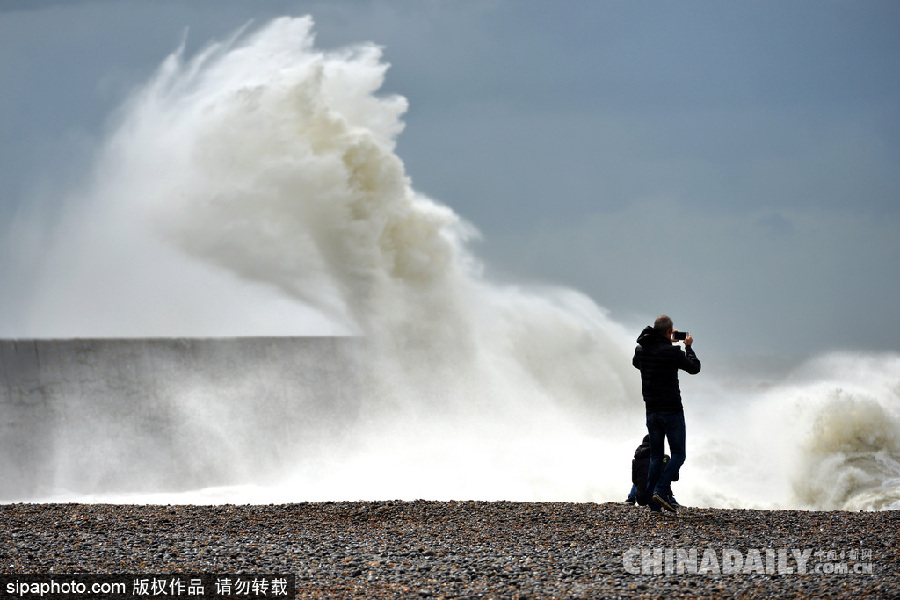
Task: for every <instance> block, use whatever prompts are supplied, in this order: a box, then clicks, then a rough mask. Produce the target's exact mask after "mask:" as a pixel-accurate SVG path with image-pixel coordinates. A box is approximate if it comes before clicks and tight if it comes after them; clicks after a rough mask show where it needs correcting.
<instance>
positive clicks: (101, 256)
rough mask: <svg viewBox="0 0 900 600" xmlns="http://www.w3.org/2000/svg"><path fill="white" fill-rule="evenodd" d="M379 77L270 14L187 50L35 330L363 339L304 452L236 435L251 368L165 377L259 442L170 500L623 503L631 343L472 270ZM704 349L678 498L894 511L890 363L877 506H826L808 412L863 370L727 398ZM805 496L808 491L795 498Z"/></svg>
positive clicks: (452, 218)
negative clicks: (224, 374)
mask: <svg viewBox="0 0 900 600" xmlns="http://www.w3.org/2000/svg"><path fill="white" fill-rule="evenodd" d="M386 70H387V65H386V64H385V63H384V62H383V60H382V58H381V52H380V50H379V49H378V48H377V47H376V46H374V45H371V44H363V45H359V46H356V47H352V48H346V49H341V50H337V51H329V52H325V51H321V50H319V49H317V48H316V47H315V45H314V43H313V36H312V21H311V19H309V18H299V19H278V20H275V21H273V22H271V23H269V24H266V25H265V26H263V27H261V28H260V29H258V30H256V31H249V32H248V31H244V32H240V33H239V34H236V35H235V36H234V37H233V38H231V39H230V40H228V41H226V42H223V43H220V44H213V45H210V46H208V47H207V48H206V49H204V50H203V51H201V52H200V53H198V54H197V55H196V56H194V57H187V56H185V54H184V51H183V49H181V50H179V51H177V52H176V53H174V54H173V55H172V56H170V57H169V58H168V59H166V61H165V62H164V63H163V65H162V66H161V67H160V69H159V70H158V72H157V73H156V74H155V75H154V77H153V78H152V79H151V81H150V82H149V83H148V84H147V85H146V86H144V87H142V88H141V89H139V90H136V91H135V93H134V94H133V95H132V97H131V98H130V99H129V101H128V102H127V103H126V104H125V105H124V106H123V108H122V110H121V111H120V113H119V114H118V115H117V117H116V121H115V126H114V127H113V130H112V132H111V133H110V136H109V139H108V141H107V143H106V145H105V147H104V150H103V152H102V154H101V156H100V158H99V160H98V164H97V168H96V170H95V174H94V178H93V180H92V181H91V182H90V185H89V186H87V189H86V190H84V191H81V192H80V193H78V194H74V195H73V202H72V211H71V213H70V214H69V215H67V217H66V218H64V219H63V220H62V221H61V223H62V225H61V227H60V229H59V230H58V235H57V237H56V238H55V245H54V247H53V248H52V249H51V250H50V251H49V253H48V259H47V261H46V262H45V264H44V269H43V271H42V276H43V280H42V282H41V285H39V286H38V288H37V290H36V294H35V296H36V298H37V301H36V302H35V306H34V313H33V316H32V320H31V323H32V325H33V326H34V327H39V326H42V327H45V328H46V329H43V331H51V332H52V333H51V335H57V336H59V335H68V332H71V331H75V332H76V334H77V335H85V334H87V335H95V336H96V335H101V336H102V335H118V336H141V335H153V336H160V335H176V336H186V335H206V336H210V335H246V334H260V333H269V334H284V335H298V334H299V335H302V334H316V333H322V332H327V333H339V334H342V335H353V336H359V337H361V338H364V339H365V348H366V351H365V353H364V357H362V358H359V359H358V360H356V361H355V362H354V363H353V364H352V365H351V367H352V369H353V378H354V379H358V383H359V386H360V388H359V391H358V393H357V394H356V397H355V398H354V401H353V402H347V403H346V404H343V405H341V407H339V408H340V410H328V411H316V412H310V413H309V414H308V416H307V418H306V421H307V423H308V424H309V426H310V427H311V428H313V429H318V430H320V431H321V432H324V433H322V434H320V435H318V436H316V437H315V438H314V442H315V443H303V444H299V445H296V446H289V448H292V449H293V450H294V451H285V452H280V453H278V452H275V453H267V454H265V455H264V456H261V455H259V450H255V449H254V445H253V444H252V443H251V442H252V439H253V438H254V437H260V438H261V437H265V436H267V435H269V433H268V432H267V431H266V430H265V429H262V428H260V429H257V428H254V426H253V420H252V419H250V420H243V421H242V420H241V419H229V418H227V415H236V414H237V415H239V414H243V413H241V410H242V408H241V407H246V406H251V407H252V406H258V405H259V403H260V402H261V400H260V397H261V396H260V394H259V390H260V389H262V388H263V387H265V386H264V385H263V384H260V383H259V382H258V381H256V380H255V379H254V378H257V377H258V374H250V373H242V372H241V370H240V368H235V369H233V371H234V373H233V375H232V377H233V378H235V379H234V380H232V379H229V380H228V381H227V382H226V383H223V382H217V381H207V382H200V384H198V382H197V381H196V380H192V381H180V382H179V381H175V382H166V386H165V389H166V393H167V394H169V400H168V401H170V402H171V404H172V406H173V407H180V408H177V409H173V410H174V412H176V413H177V414H180V415H187V416H190V415H194V416H196V415H202V419H200V420H199V422H198V423H196V424H194V425H192V427H195V428H199V429H198V430H197V434H198V435H200V436H201V437H202V434H203V430H204V428H206V429H208V430H209V432H211V433H212V434H213V435H210V436H209V437H211V438H214V439H217V440H224V441H229V440H232V441H233V440H235V439H240V440H246V441H247V443H239V444H238V443H236V444H234V445H233V447H231V448H230V449H229V451H228V452H215V451H209V450H207V451H206V452H205V453H202V454H200V456H202V457H203V460H205V461H207V462H210V463H211V464H198V465H197V466H196V470H197V471H198V472H200V471H202V469H203V468H205V467H209V468H211V469H212V470H214V471H215V472H217V473H224V474H231V479H226V480H225V481H224V483H223V481H222V480H217V483H218V484H220V485H217V487H216V489H214V490H203V491H196V490H195V491H193V492H191V493H187V492H185V491H184V490H183V489H179V490H176V491H178V492H179V493H178V495H176V496H174V497H173V496H171V495H169V496H166V499H167V500H168V501H173V500H174V501H178V500H179V499H180V500H181V501H194V502H196V501H198V500H200V501H202V500H203V499H207V500H212V501H223V502H235V501H242V500H253V501H290V500H340V499H351V500H352V499H361V498H365V499H387V498H431V499H452V498H456V499H487V500H496V499H506V500H574V501H584V500H594V501H612V500H621V499H624V497H625V494H626V493H627V491H628V488H629V486H630V481H629V478H630V460H631V454H632V452H633V449H634V447H635V446H636V445H637V444H638V443H639V441H640V438H641V437H642V436H643V433H644V416H643V408H644V407H643V403H642V402H641V399H640V378H639V376H638V374H637V372H636V371H635V370H634V369H633V368H632V367H631V364H630V362H631V361H630V359H631V351H632V348H633V339H634V337H635V335H636V334H637V331H625V329H624V328H623V327H622V326H621V325H620V324H618V323H616V322H615V321H613V320H612V319H610V318H609V316H608V315H607V314H606V312H605V311H604V310H603V309H602V308H600V307H598V306H597V305H596V304H595V303H594V302H593V301H592V300H591V299H589V298H587V297H586V296H584V295H583V294H580V293H578V292H576V291H572V290H563V289H558V288H551V287H536V286H525V285H519V286H514V285H502V286H501V285H497V284H495V283H492V282H491V281H489V280H487V279H486V278H485V277H484V276H483V274H482V269H481V267H480V264H479V261H478V259H477V258H476V257H475V256H474V255H473V253H472V252H471V251H470V249H469V241H470V240H471V239H472V238H473V237H474V236H477V232H476V231H475V229H474V227H472V226H471V225H470V224H468V223H466V222H465V220H464V219H462V218H461V217H460V216H459V215H457V214H456V213H454V211H453V210H451V209H450V208H449V207H447V206H444V205H442V204H440V203H439V202H437V201H435V200H433V199H429V198H427V197H425V196H423V195H422V194H420V193H419V192H417V191H416V190H415V189H414V188H413V185H412V180H411V178H410V177H409V176H408V175H407V173H406V172H405V169H404V165H403V162H402V160H401V159H400V157H399V156H397V154H396V153H395V152H394V149H395V140H396V137H397V136H398V135H399V134H400V133H401V131H402V129H403V122H402V119H401V117H402V115H403V113H404V111H405V110H406V107H407V103H406V101H405V100H404V99H403V98H401V97H398V96H381V95H378V90H379V89H380V88H381V86H382V83H383V80H384V77H385V73H386ZM548 201H550V200H548ZM511 216H514V215H511ZM610 260H613V258H612V257H610ZM660 310H661V311H663V310H665V307H661V308H660ZM653 316H655V315H650V316H648V318H652V317H653ZM676 317H677V316H676ZM55 328H56V329H55ZM697 339H698V342H697V351H698V354H699V356H700V358H701V361H704V365H705V366H704V370H703V372H702V373H701V374H700V375H699V376H698V379H697V380H696V381H695V379H694V378H686V380H685V381H684V382H683V385H682V388H683V390H684V392H685V405H686V411H687V422H688V462H687V463H686V465H685V467H684V469H683V470H682V478H681V480H680V481H679V482H678V483H677V484H676V486H675V492H676V495H677V497H678V498H679V500H680V501H682V502H684V503H686V504H694V505H717V506H743V507H747V506H752V507H761V508H762V507H778V506H796V505H801V506H811V507H823V508H833V507H844V506H846V507H855V506H857V504H859V503H860V502H862V503H861V504H859V505H860V507H863V508H884V507H890V506H893V504H892V502H893V503H895V501H893V500H890V499H891V498H894V497H895V496H896V493H897V488H898V485H897V484H896V483H892V481H893V479H892V477H895V474H894V470H893V469H894V467H893V466H892V465H894V464H895V462H896V455H895V449H894V447H893V446H891V445H890V443H889V440H891V439H893V438H892V437H891V436H892V435H894V434H895V433H896V427H897V425H896V423H897V421H896V418H895V417H892V416H890V415H891V414H893V413H891V412H890V410H889V409H890V407H891V406H892V405H895V404H896V400H897V390H898V385H897V381H898V373H900V368H898V361H897V359H896V357H892V356H888V357H882V356H867V357H862V358H860V359H859V360H856V361H855V362H853V363H852V364H853V365H854V366H855V367H861V366H864V365H871V364H879V365H881V366H884V369H883V371H881V373H882V375H881V379H877V380H873V381H875V383H873V381H865V380H863V381H857V383H858V385H859V386H861V387H862V388H863V392H862V395H861V396H860V397H862V396H865V397H866V398H869V399H868V400H867V401H866V402H867V404H865V406H866V407H867V408H866V410H867V411H869V412H872V411H876V410H882V411H884V415H885V419H883V420H884V421H885V422H886V423H888V424H887V426H886V427H887V429H886V430H885V432H884V435H881V436H876V437H877V439H878V440H882V442H878V443H877V444H876V446H877V447H872V448H867V449H863V450H860V452H863V453H864V455H865V456H866V457H869V456H870V455H871V456H877V457H878V460H876V461H875V462H873V463H871V464H872V465H875V467H873V468H872V469H869V470H868V471H867V473H868V475H867V477H869V478H868V479H864V480H863V479H857V480H853V481H861V482H863V486H862V487H863V488H864V489H865V490H867V492H866V493H869V492H872V490H876V491H875V492H872V493H875V494H876V496H877V497H878V498H879V499H876V500H872V501H869V500H865V501H861V500H860V495H859V494H858V493H856V491H855V490H857V489H858V488H859V487H860V486H859V485H857V484H856V483H852V482H851V483H849V484H847V485H844V484H843V483H840V482H835V484H840V485H839V487H840V489H841V490H842V491H841V492H840V493H839V494H837V495H835V494H832V493H831V492H830V491H825V490H824V489H823V487H822V486H824V488H830V487H833V486H832V484H831V483H830V482H832V481H833V479H834V478H835V477H837V478H838V479H839V480H840V481H843V482H847V481H850V479H848V478H847V477H846V476H845V475H842V474H841V473H842V472H844V470H843V468H842V466H841V464H837V463H840V460H841V459H840V457H843V456H850V455H849V454H847V450H846V449H843V450H842V449H838V450H835V451H834V452H833V453H832V454H831V455H829V456H828V457H826V458H825V459H822V458H821V452H822V451H824V452H829V450H828V448H829V444H830V442H823V444H824V445H823V444H818V443H816V442H814V441H813V442H810V441H809V440H810V439H813V440H815V438H816V436H817V435H820V434H819V433H818V431H819V430H818V429H815V427H813V424H814V423H818V422H820V421H819V420H817V417H816V411H821V410H833V409H825V408H823V406H825V405H826V404H825V403H824V400H827V399H828V398H831V397H832V396H833V393H832V391H833V389H834V388H835V387H840V386H841V385H843V382H844V380H845V379H847V378H850V379H852V378H853V372H852V369H851V370H850V371H849V372H847V373H844V372H842V373H841V375H840V376H838V377H837V380H827V381H826V380H825V379H823V377H821V376H819V377H818V379H815V380H814V381H812V382H808V381H803V382H800V381H797V380H796V379H793V380H792V379H786V380H785V381H782V382H779V383H777V384H776V385H774V386H773V387H772V388H770V389H768V390H765V391H759V390H755V389H736V388H734V387H729V386H727V385H723V384H721V383H720V380H718V379H717V377H718V374H717V373H716V372H715V370H714V369H710V368H709V365H711V364H712V365H714V364H715V361H708V360H707V357H706V356H705V355H704V354H703V346H702V339H703V334H702V332H697ZM820 375H821V374H820ZM845 376H846V377H845ZM881 381H883V382H884V383H885V385H884V386H881V384H880V383H877V382H881ZM891 382H893V383H891ZM329 385H331V384H329ZM823 386H824V387H823ZM873 386H874V387H875V388H877V389H878V390H879V391H878V393H877V394H875V395H872V394H870V393H869V392H870V391H871V389H870V388H873ZM892 386H893V387H892ZM866 390H868V391H866ZM885 390H886V393H882V391H885ZM891 390H892V391H891ZM328 393H329V390H328V389H326V390H324V395H325V396H326V397H327V396H328ZM124 401H127V396H126V399H124ZM872 402H874V403H875V405H877V406H878V407H879V408H878V409H876V408H874V406H875V405H873V404H871V403H872ZM273 406H274V405H268V406H267V407H266V408H267V409H269V410H271V409H272V408H273ZM879 418H880V417H879ZM891 419H893V420H891ZM857 422H858V423H859V426H860V427H862V428H863V429H865V428H866V427H867V426H868V425H867V424H870V423H871V421H870V420H867V419H862V420H859V419H857ZM826 429H827V427H826ZM823 431H824V429H823ZM237 432H240V435H236V433H237ZM892 432H893V433H892ZM63 439H73V440H78V439H82V438H80V437H79V436H77V435H70V436H64V438H63ZM75 451H77V448H70V447H61V448H59V449H58V452H59V454H60V455H65V454H66V453H71V452H75ZM835 452H836V454H835ZM817 453H818V454H817ZM122 456H123V455H122V454H121V453H117V452H116V449H115V448H109V449H108V451H106V452H104V457H98V458H97V463H96V464H93V465H90V466H78V467H72V468H73V469H75V470H77V469H86V470H88V469H94V470H96V469H101V468H102V467H103V465H102V464H101V461H102V460H107V461H117V460H123V458H122ZM809 456H812V457H813V458H812V459H810V460H811V463H812V464H811V465H810V464H809V463H810V460H807V458H808V457H809ZM817 456H819V457H820V458H815V457H817ZM835 456H837V457H838V458H834V457H835ZM196 457H197V454H195V455H194V456H191V457H188V456H173V457H171V458H169V459H167V460H171V461H173V462H176V461H179V460H185V459H194V460H196V459H197V458H196ZM857 458H858V457H857V456H856V455H853V457H852V459H853V460H856V459H857ZM261 461H266V462H267V464H266V465H265V467H266V468H265V469H264V470H265V473H266V476H265V477H264V478H263V477H259V476H257V473H258V472H259V468H258V467H259V465H260V463H261ZM892 461H894V462H892ZM67 464H68V463H67ZM878 465H880V467H878ZM122 466H123V465H115V467H116V469H115V470H116V472H122V471H127V469H122V468H121V467H122ZM878 468H881V469H882V470H880V471H879V470H878ZM135 478H136V481H135V482H132V483H133V485H131V487H130V488H129V486H128V482H127V481H126V482H124V483H122V482H120V485H119V487H117V488H116V489H115V490H110V489H109V488H104V487H103V486H102V485H101V484H100V483H98V484H97V486H96V487H95V488H92V489H80V490H78V491H77V494H76V495H75V497H77V498H82V499H84V498H106V499H109V498H118V499H122V498H129V499H132V500H133V499H135V498H145V499H154V500H157V501H158V500H159V499H160V498H161V497H162V496H159V495H153V494H149V493H148V491H149V492H152V491H153V490H147V489H146V488H145V487H141V486H139V485H138V483H139V481H138V480H139V478H140V473H135ZM65 479H66V480H67V481H73V482H77V481H84V480H85V479H86V478H85V477H82V473H78V472H73V473H67V474H66V477H65ZM88 480H91V479H89V478H88ZM812 480H815V481H817V482H819V483H818V484H817V485H819V487H809V486H804V484H803V482H805V481H812ZM202 485H203V483H202V482H201V481H198V487H199V486H202ZM129 489H130V490H133V491H135V492H137V491H140V495H138V496H133V495H132V496H128V495H127V493H128V491H129ZM167 489H170V488H165V486H164V485H163V484H162V483H161V484H160V488H159V490H158V491H160V492H162V491H166V490H167ZM879 490H880V491H879ZM113 491H114V492H115V494H116V495H113V493H112V492H113ZM123 494H125V495H123Z"/></svg>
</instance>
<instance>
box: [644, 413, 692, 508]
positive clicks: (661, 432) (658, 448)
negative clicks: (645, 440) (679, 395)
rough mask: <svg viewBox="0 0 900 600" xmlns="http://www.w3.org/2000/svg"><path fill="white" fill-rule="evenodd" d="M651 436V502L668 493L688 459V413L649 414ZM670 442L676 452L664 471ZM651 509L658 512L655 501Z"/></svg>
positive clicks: (649, 491) (671, 448)
mask: <svg viewBox="0 0 900 600" xmlns="http://www.w3.org/2000/svg"><path fill="white" fill-rule="evenodd" d="M647 433H649V434H650V470H649V472H648V473H647V498H648V499H649V498H652V497H653V494H660V495H664V494H666V493H668V491H669V490H670V489H671V485H672V480H673V479H675V478H677V477H678V470H679V469H680V468H681V465H683V464H684V461H685V459H686V458H687V454H686V450H685V445H686V437H687V432H686V431H685V426H684V413H683V412H652V413H647ZM666 440H668V442H669V451H670V452H671V453H672V457H671V458H670V459H669V462H667V463H666V465H665V468H663V454H664V450H665V442H666ZM650 508H653V509H658V508H659V505H658V504H656V502H653V501H652V500H651V501H650Z"/></svg>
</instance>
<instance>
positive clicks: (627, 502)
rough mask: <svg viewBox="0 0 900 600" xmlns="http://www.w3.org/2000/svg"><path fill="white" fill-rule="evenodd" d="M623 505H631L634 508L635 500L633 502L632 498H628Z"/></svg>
mask: <svg viewBox="0 0 900 600" xmlns="http://www.w3.org/2000/svg"><path fill="white" fill-rule="evenodd" d="M622 504H630V505H631V506H634V500H632V499H631V498H627V499H626V500H625V501H624V502H623V503H622Z"/></svg>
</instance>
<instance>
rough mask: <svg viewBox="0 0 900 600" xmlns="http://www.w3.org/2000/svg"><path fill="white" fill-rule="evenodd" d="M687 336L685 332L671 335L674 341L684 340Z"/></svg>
mask: <svg viewBox="0 0 900 600" xmlns="http://www.w3.org/2000/svg"><path fill="white" fill-rule="evenodd" d="M687 336H688V332H687V331H676V332H675V333H673V334H672V338H673V339H676V340H686V339H687Z"/></svg>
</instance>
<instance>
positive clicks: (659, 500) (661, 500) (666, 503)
mask: <svg viewBox="0 0 900 600" xmlns="http://www.w3.org/2000/svg"><path fill="white" fill-rule="evenodd" d="M653 501H654V502H656V503H657V504H659V505H660V506H662V507H663V508H664V509H666V510H667V511H669V512H678V510H677V509H676V508H675V507H674V506H672V505H671V504H669V500H668V499H667V498H663V497H662V496H660V495H659V494H653Z"/></svg>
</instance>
